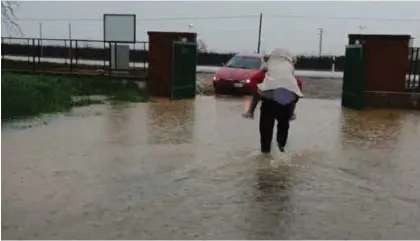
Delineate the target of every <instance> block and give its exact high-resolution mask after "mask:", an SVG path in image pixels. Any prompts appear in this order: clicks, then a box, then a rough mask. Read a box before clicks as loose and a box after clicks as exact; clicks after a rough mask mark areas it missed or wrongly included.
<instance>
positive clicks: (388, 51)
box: [365, 39, 409, 92]
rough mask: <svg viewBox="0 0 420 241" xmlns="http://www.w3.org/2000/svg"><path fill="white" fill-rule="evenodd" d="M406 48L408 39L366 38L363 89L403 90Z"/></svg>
mask: <svg viewBox="0 0 420 241" xmlns="http://www.w3.org/2000/svg"><path fill="white" fill-rule="evenodd" d="M408 50H409V48H408V40H407V41H405V40H388V39H369V40H367V41H366V43H365V71H366V72H365V77H366V79H365V90H366V91H391V92H403V91H404V85H405V76H406V73H407V64H408Z"/></svg>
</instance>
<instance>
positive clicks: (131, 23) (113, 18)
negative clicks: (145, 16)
mask: <svg viewBox="0 0 420 241" xmlns="http://www.w3.org/2000/svg"><path fill="white" fill-rule="evenodd" d="M103 23H104V41H105V42H125V43H133V42H136V15H135V14H104V19H103Z"/></svg>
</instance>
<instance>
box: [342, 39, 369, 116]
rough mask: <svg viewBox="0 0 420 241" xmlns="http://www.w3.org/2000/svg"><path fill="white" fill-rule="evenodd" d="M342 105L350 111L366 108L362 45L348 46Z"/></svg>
mask: <svg viewBox="0 0 420 241" xmlns="http://www.w3.org/2000/svg"><path fill="white" fill-rule="evenodd" d="M345 61H346V62H345V67H344V76H343V89H342V93H341V105H342V106H343V107H346V108H350V109H357V110H360V109H363V108H364V107H365V97H364V92H365V69H364V53H363V45H362V44H354V45H347V46H346V57H345Z"/></svg>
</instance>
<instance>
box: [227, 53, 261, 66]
mask: <svg viewBox="0 0 420 241" xmlns="http://www.w3.org/2000/svg"><path fill="white" fill-rule="evenodd" d="M226 66H227V67H229V68H239V69H259V68H260V67H261V60H260V59H259V58H253V57H244V56H235V57H233V58H232V59H230V60H229V62H228V63H227V64H226Z"/></svg>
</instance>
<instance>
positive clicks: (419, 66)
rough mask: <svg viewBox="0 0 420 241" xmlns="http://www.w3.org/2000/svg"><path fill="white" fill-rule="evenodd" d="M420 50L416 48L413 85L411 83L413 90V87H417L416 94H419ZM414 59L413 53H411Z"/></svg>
mask: <svg viewBox="0 0 420 241" xmlns="http://www.w3.org/2000/svg"><path fill="white" fill-rule="evenodd" d="M419 52H420V48H416V57H415V61H414V69H415V71H414V83H413V85H414V86H413V87H414V88H413V89H415V86H416V85H417V92H420V61H419V60H420V54H419ZM413 57H414V53H413Z"/></svg>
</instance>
